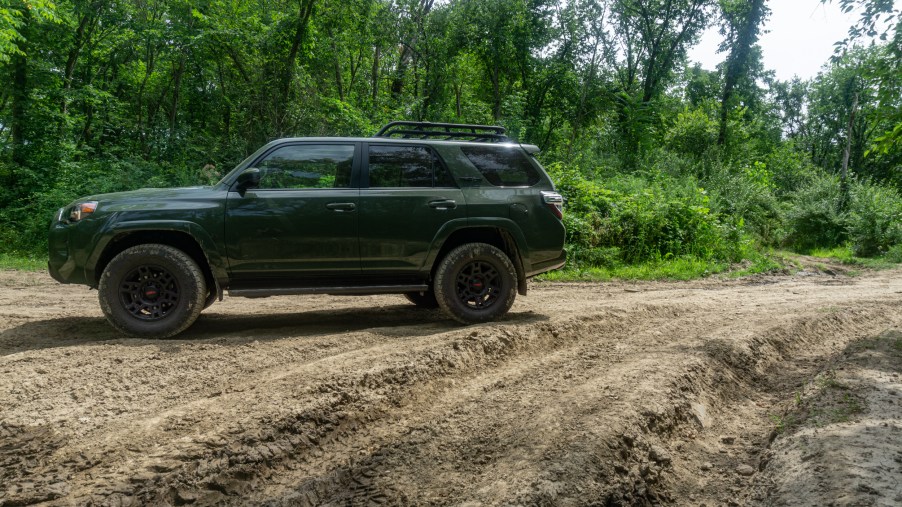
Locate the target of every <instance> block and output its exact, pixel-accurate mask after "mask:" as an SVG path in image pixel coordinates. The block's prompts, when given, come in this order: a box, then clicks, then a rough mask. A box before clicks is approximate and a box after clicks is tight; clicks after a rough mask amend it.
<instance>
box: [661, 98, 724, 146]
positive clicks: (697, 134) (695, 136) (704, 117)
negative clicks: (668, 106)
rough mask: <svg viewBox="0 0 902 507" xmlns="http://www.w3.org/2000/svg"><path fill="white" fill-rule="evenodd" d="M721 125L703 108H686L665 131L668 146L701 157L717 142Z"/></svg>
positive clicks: (665, 141)
mask: <svg viewBox="0 0 902 507" xmlns="http://www.w3.org/2000/svg"><path fill="white" fill-rule="evenodd" d="M719 129H720V127H719V125H718V123H717V121H716V120H713V119H711V118H710V117H709V116H708V114H707V113H706V112H705V111H703V110H702V109H688V108H687V109H684V110H683V111H681V112H680V113H678V114H677V116H676V119H675V120H674V122H673V123H672V124H671V125H670V126H669V128H668V129H667V131H666V132H665V133H664V144H665V145H666V146H667V148H669V149H671V150H673V151H675V152H677V153H681V154H685V155H692V156H694V157H701V156H702V155H703V154H704V153H705V151H707V150H708V149H709V147H711V146H715V145H716V144H717V137H718V134H719V133H720V130H719Z"/></svg>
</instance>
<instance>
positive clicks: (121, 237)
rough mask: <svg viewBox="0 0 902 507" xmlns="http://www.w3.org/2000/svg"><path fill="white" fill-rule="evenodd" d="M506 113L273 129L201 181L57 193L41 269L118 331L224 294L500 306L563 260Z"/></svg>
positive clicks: (160, 323) (179, 325)
mask: <svg viewBox="0 0 902 507" xmlns="http://www.w3.org/2000/svg"><path fill="white" fill-rule="evenodd" d="M537 152H538V148H536V147H535V146H531V145H521V144H517V143H514V142H512V141H511V140H510V139H508V138H507V137H506V136H505V131H504V129H503V128H501V127H490V126H481V125H459V124H443V123H423V122H393V123H390V124H388V125H386V126H385V127H384V128H382V130H380V131H379V133H378V134H376V136H375V137H372V138H343V137H337V138H293V139H280V140H277V141H273V142H271V143H269V144H267V145H266V146H264V147H262V148H261V149H259V150H258V151H257V152H256V153H254V154H253V155H251V156H250V157H248V158H247V159H246V160H244V161H243V162H241V163H240V164H239V165H238V166H237V167H236V168H235V169H234V170H232V171H231V172H229V173H228V174H227V175H226V176H225V177H223V178H222V180H221V181H219V183H217V184H216V185H213V186H207V187H193V188H175V189H173V188H164V189H142V190H136V191H132V192H119V193H112V194H102V195H95V196H91V197H86V198H83V199H79V200H77V201H76V202H74V203H72V204H70V205H69V206H66V207H65V208H61V209H60V210H59V211H58V212H57V214H56V216H55V219H54V220H53V222H52V224H51V226H50V233H49V250H50V252H49V254H50V261H49V270H50V274H51V275H52V276H53V278H54V279H56V280H57V281H59V282H62V283H77V284H85V285H88V286H90V287H92V288H96V289H97V290H98V292H99V298H100V306H101V308H102V309H103V313H104V315H105V316H106V318H107V319H108V320H109V322H110V323H111V324H112V325H113V326H114V327H115V328H116V329H118V330H120V331H123V332H125V333H127V334H130V335H134V336H143V337H158V338H163V337H169V336H173V335H175V334H178V333H180V332H182V331H184V330H185V329H187V328H188V327H189V326H190V325H191V324H192V323H193V322H194V321H195V320H196V319H197V317H198V315H199V314H200V312H201V311H202V310H203V309H204V308H206V307H208V306H210V305H211V304H213V303H214V302H215V301H217V300H221V299H222V295H223V292H224V291H228V294H229V295H230V296H243V297H249V298H255V297H266V296H277V295H292V294H361V295H362V294H389V293H397V294H403V295H405V296H406V297H407V299H409V300H410V301H411V302H412V303H413V304H415V305H417V306H420V307H427V308H435V307H441V308H442V309H443V310H444V311H445V312H446V313H447V314H448V315H449V316H451V317H452V318H454V319H456V320H458V321H460V322H462V323H479V322H484V321H489V320H492V319H494V318H496V317H498V316H500V315H502V314H504V313H505V312H507V311H508V310H509V309H510V307H511V305H513V303H514V298H515V297H516V295H517V293H519V294H522V295H525V294H526V280H527V279H528V278H530V277H533V276H535V275H537V274H539V273H543V272H545V271H549V270H552V269H556V268H559V267H561V266H562V265H563V264H564V258H565V256H564V226H563V224H562V222H561V218H562V211H563V209H562V208H563V200H562V198H561V195H560V194H558V193H557V192H555V188H554V184H553V183H552V182H551V180H550V179H549V178H548V175H547V174H546V173H545V171H544V170H543V169H542V167H541V166H540V165H539V163H538V162H537V161H536V160H535V158H534V157H533V155H534V154H535V153H537Z"/></svg>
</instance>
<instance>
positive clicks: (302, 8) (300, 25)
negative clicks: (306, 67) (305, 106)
mask: <svg viewBox="0 0 902 507" xmlns="http://www.w3.org/2000/svg"><path fill="white" fill-rule="evenodd" d="M314 5H315V0H300V1H299V3H298V22H297V26H296V27H295V30H294V36H293V37H292V39H291V48H290V49H289V51H288V57H287V58H286V59H285V65H284V70H283V73H282V89H281V95H282V105H283V106H284V105H285V104H287V103H288V93H289V91H290V90H291V83H292V82H293V81H294V69H295V65H296V64H297V57H298V51H299V50H300V49H301V43H302V42H304V37H305V36H306V35H307V26H308V25H309V24H310V17H311V16H312V15H313V7H314Z"/></svg>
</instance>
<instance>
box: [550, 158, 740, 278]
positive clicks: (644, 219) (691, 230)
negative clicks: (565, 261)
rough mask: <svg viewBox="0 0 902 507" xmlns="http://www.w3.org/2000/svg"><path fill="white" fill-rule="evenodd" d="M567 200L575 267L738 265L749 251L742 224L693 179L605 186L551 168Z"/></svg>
mask: <svg viewBox="0 0 902 507" xmlns="http://www.w3.org/2000/svg"><path fill="white" fill-rule="evenodd" d="M549 172H550V173H551V175H552V178H553V179H554V180H555V181H556V182H557V186H558V189H559V190H560V191H561V193H562V194H563V195H564V196H565V197H566V199H567V203H566V206H565V211H564V224H565V226H566V227H567V248H568V254H569V259H570V263H571V265H575V266H577V267H583V266H594V267H613V266H615V265H616V264H618V263H641V262H647V261H657V260H661V259H671V258H677V257H694V258H698V259H717V260H730V261H732V260H738V259H739V258H741V257H742V256H743V255H744V253H745V252H746V250H747V247H748V241H747V240H746V239H745V235H744V233H743V231H744V224H743V222H742V220H741V219H740V220H733V219H731V218H726V217H721V216H719V215H717V214H715V213H712V212H711V210H710V209H709V207H708V196H707V195H706V193H705V191H704V190H703V189H701V188H698V186H697V185H696V183H695V180H694V179H693V178H692V177H683V178H673V177H669V176H665V175H660V174H653V175H650V176H639V175H619V176H616V177H612V178H608V179H605V180H600V181H591V180H588V179H586V178H584V177H582V176H581V175H580V174H579V173H578V172H576V171H575V170H573V169H567V168H565V167H564V166H563V165H561V164H551V165H550V166H549Z"/></svg>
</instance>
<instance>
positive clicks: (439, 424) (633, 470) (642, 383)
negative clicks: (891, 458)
mask: <svg viewBox="0 0 902 507" xmlns="http://www.w3.org/2000/svg"><path fill="white" fill-rule="evenodd" d="M877 308H878V309H866V310H858V311H855V312H853V313H852V314H851V315H848V316H844V317H836V316H825V317H822V318H819V319H817V320H816V321H815V322H805V323H801V324H799V323H795V324H792V325H790V326H780V327H776V328H772V329H768V330H767V333H766V334H764V335H761V336H760V337H756V338H755V339H753V340H752V343H754V344H768V345H769V346H772V345H773V344H779V345H780V347H781V348H782V351H783V353H788V352H789V351H791V350H794V349H797V348H798V347H801V346H804V345H806V344H807V343H809V342H810V341H811V339H812V337H813V336H817V335H819V334H820V333H825V332H831V331H836V330H838V329H840V330H843V331H844V332H850V331H855V330H860V331H861V332H867V330H870V329H873V326H875V325H876V326H878V327H879V326H882V325H886V324H888V323H889V322H890V319H887V318H885V317H884V318H881V316H885V315H886V310H887V309H888V308H887V307H886V306H883V307H879V306H878V307H877ZM616 338H619V337H615V339H616ZM593 345H594V344H593ZM580 349H582V350H580V351H567V352H566V353H563V354H562V355H564V356H571V355H573V354H576V355H580V354H584V353H585V349H586V347H585V346H583V347H580ZM750 351H751V352H750V353H748V354H744V353H743V352H742V351H737V350H731V351H730V352H729V353H727V354H724V353H723V352H722V351H720V350H718V351H717V352H714V353H711V352H709V351H708V350H706V349H705V348H702V350H700V354H699V355H698V356H697V357H694V358H692V360H691V361H689V362H687V364H686V365H685V366H684V368H682V369H677V370H674V371H670V372H667V373H666V374H655V372H654V369H653V367H654V366H655V361H654V360H642V359H639V360H631V361H625V362H617V361H595V362H587V363H586V364H585V366H586V367H585V368H582V369H581V371H579V372H577V373H574V372H573V371H561V370H560V369H555V368H554V366H555V365H554V364H553V363H555V362H556V361H554V360H552V361H550V363H551V364H548V363H549V361H538V362H537V363H536V364H534V365H532V368H530V369H529V370H528V371H527V374H526V375H525V376H524V377H525V378H521V379H520V380H521V382H522V383H524V384H529V387H533V386H535V385H536V384H539V385H553V386H563V385H567V386H568V387H563V388H560V389H558V388H555V387H552V388H551V389H550V391H551V392H552V393H554V394H553V395H552V396H554V397H555V398H556V401H555V403H553V404H551V406H546V407H540V405H541V403H536V402H535V400H529V399H528V396H527V397H526V398H524V397H523V396H522V395H523V394H524V392H531V393H533V397H534V398H543V397H544V398H547V397H548V393H547V392H544V393H543V392H541V391H538V390H536V389H530V388H524V389H517V388H516V386H513V388H512V389H508V391H511V390H512V391H514V392H504V393H496V394H497V395H496V396H491V395H489V396H481V397H479V396H477V398H480V400H479V401H469V402H466V401H463V402H462V401H461V400H460V396H459V394H457V393H447V395H446V396H445V398H446V399H439V400H438V401H437V402H436V403H435V404H434V405H433V406H432V407H431V409H432V410H430V411H427V412H426V414H422V415H420V416H419V417H417V416H415V415H414V414H408V415H407V417H411V418H413V420H409V419H406V418H404V419H405V426H406V427H407V428H409V429H408V431H407V435H403V436H402V437H401V438H400V439H394V440H391V441H389V442H384V443H383V445H382V446H381V447H379V448H378V449H377V450H376V451H375V452H373V453H371V454H370V455H369V456H368V457H367V459H363V460H359V461H356V462H354V463H350V464H348V465H346V466H343V467H339V468H337V469H332V470H331V471H330V472H329V473H328V474H325V475H322V476H319V477H316V478H311V479H307V480H306V481H304V482H302V483H301V484H300V486H298V487H295V488H273V487H270V488H268V491H266V492H264V494H262V495H261V496H259V497H258V496H256V495H255V496H253V498H255V499H256V500H258V501H260V502H261V503H267V502H272V503H275V504H284V505H288V504H291V505H296V504H301V505H305V504H306V505H318V504H323V503H327V504H329V503H335V504H350V505H356V504H361V505H363V504H366V503H368V502H370V501H372V500H374V499H376V500H382V501H384V502H385V503H388V504H422V503H433V502H437V503H449V502H451V503H462V502H464V501H466V500H472V501H474V502H476V503H485V504H524V505H542V504H545V505H557V504H562V503H563V504H590V503H598V504H604V505H621V504H622V505H627V504H636V503H646V502H648V503H658V502H667V501H672V500H673V498H672V496H671V495H670V493H669V490H670V489H671V486H672V484H670V483H671V482H673V478H672V477H669V475H670V474H669V472H670V471H671V470H672V465H673V461H674V458H673V456H674V455H675V454H677V452H676V451H675V450H670V449H668V447H667V440H668V439H669V438H670V437H671V436H672V435H674V434H687V433H688V434H692V433H694V432H696V431H697V430H698V423H697V422H696V416H695V415H694V412H693V408H692V405H693V403H698V400H699V398H700V397H704V396H709V397H712V398H713V399H714V400H719V399H721V396H718V392H720V393H724V392H726V391H733V392H734V393H735V392H737V391H738V392H741V391H743V390H748V389H749V382H752V383H754V382H755V380H754V379H755V377H756V376H757V375H759V374H758V373H756V372H755V370H756V369H758V368H766V367H767V366H768V365H772V364H774V363H775V362H777V361H779V360H780V357H779V356H775V355H774V354H772V353H771V352H769V351H764V350H763V349H762V348H761V347H751V348H750ZM740 356H741V357H744V360H743V361H741V362H737V361H736V360H735V358H736V357H740ZM558 359H566V360H565V362H566V363H567V364H572V360H573V358H572V357H567V358H558ZM718 365H723V366H725V368H724V369H723V370H717V369H714V368H712V366H718ZM750 365H751V366H750ZM599 367H605V368H606V370H605V371H604V373H603V374H602V375H598V374H597V369H598V368H599ZM549 372H556V374H549ZM637 373H640V375H637ZM495 376H497V373H493V374H492V375H489V377H490V378H493V377H495ZM529 377H534V378H529ZM548 377H557V379H556V380H558V381H557V382H555V381H554V380H551V379H549V378H548ZM580 377H581V378H580ZM640 377H644V378H641V380H640ZM624 378H626V379H627V380H628V381H632V384H631V388H630V389H629V390H628V391H617V390H608V389H605V387H606V386H609V385H611V384H614V383H616V382H612V379H624ZM486 381H487V379H479V382H477V383H481V384H485V383H486ZM460 389H462V390H464V391H468V390H470V391H472V390H473V389H467V388H466V387H461V388H460ZM476 390H477V391H478V389H476ZM615 393H616V394H615ZM621 398H622V399H621ZM612 399H613V400H615V403H611V400H612ZM577 400H578V401H577ZM616 400H621V401H619V402H616ZM606 402H607V403H606ZM461 404H463V405H467V404H470V405H473V406H474V407H478V406H480V405H487V406H491V407H492V409H491V414H490V417H491V419H492V424H489V425H486V424H483V423H482V422H481V418H482V416H483V414H482V413H480V411H479V410H478V409H473V408H472V407H471V408H470V409H465V410H460V409H459V408H460V405H461ZM720 404H723V403H720ZM606 405H608V406H610V405H615V407H616V410H611V411H610V413H605V411H604V410H600V407H605V406H606ZM717 405H718V403H717V402H716V401H715V403H711V402H709V407H710V408H709V410H711V411H712V412H713V411H716V408H717ZM524 407H526V409H525V410H524ZM530 407H532V408H535V409H536V410H535V411H534V412H532V414H531V415H532V416H533V417H534V418H535V420H537V422H536V423H535V424H529V423H528V422H523V421H517V418H518V417H521V416H522V415H523V413H524V411H525V412H530V410H529V408H530ZM415 412H418V413H422V412H423V410H422V406H421V405H420V404H418V405H417V407H416V410H415ZM503 414H515V415H514V416H512V417H508V418H505V417H504V416H503ZM498 419H501V420H498ZM558 429H560V430H558ZM524 433H525V435H524ZM549 441H550V443H549ZM424 448H426V449H424ZM428 448H432V449H433V450H434V451H432V452H430V450H429V449H428ZM343 451H347V450H346V449H343ZM436 456H441V458H442V460H445V461H447V462H450V464H453V465H457V466H458V467H459V466H460V465H461V464H463V465H464V469H463V471H461V470H460V469H454V467H450V466H448V465H447V464H446V465H445V466H446V468H448V469H446V470H443V471H442V472H443V473H436V472H437V471H436V465H438V464H439V463H436V462H435V458H436ZM525 469H532V470H525ZM421 470H428V471H429V473H428V474H422V473H421V472H419V471H421ZM524 472H526V473H524ZM455 474H457V475H458V476H459V477H458V478H457V480H455ZM514 475H519V477H517V478H511V477H512V476H514ZM287 482H288V483H291V481H287ZM436 491H439V492H441V493H440V494H435V492H436Z"/></svg>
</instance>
